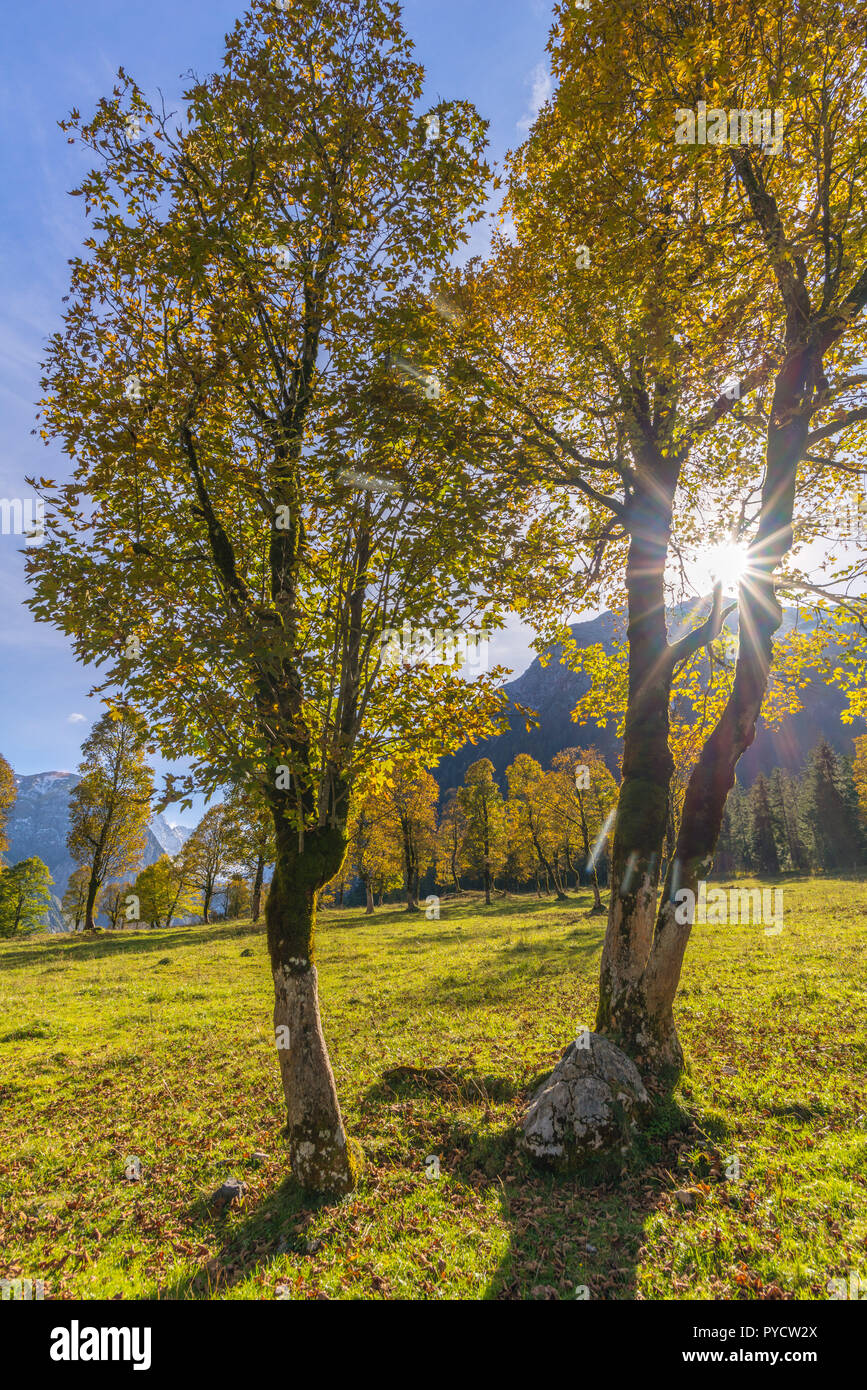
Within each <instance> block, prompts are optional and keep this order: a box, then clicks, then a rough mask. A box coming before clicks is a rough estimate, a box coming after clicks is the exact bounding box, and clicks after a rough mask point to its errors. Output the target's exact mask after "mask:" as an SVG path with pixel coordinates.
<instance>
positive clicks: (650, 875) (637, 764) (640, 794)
mask: <svg viewBox="0 0 867 1390" xmlns="http://www.w3.org/2000/svg"><path fill="white" fill-rule="evenodd" d="M644 477H645V478H646V481H645V482H644V483H643V485H642V484H641V483H639V485H638V486H637V487H636V492H635V496H634V497H633V500H632V506H631V509H630V510H631V518H630V522H631V526H630V529H631V539H630V546H629V556H628V561H627V570H626V587H627V593H628V599H629V619H628V634H627V635H628V641H629V689H628V702H627V711H626V723H625V731H624V742H623V774H622V782H621V787H620V797H619V800H618V806H617V820H616V823H615V830H614V844H613V848H612V854H611V894H610V900H609V909H608V924H607V929H606V933H605V943H604V946H603V950H602V964H601V970H600V984H599V1007H598V1012H597V1017H596V1031H597V1032H599V1033H604V1034H606V1035H607V1036H609V1037H610V1038H611V1040H612V1042H615V1043H616V1044H617V1045H618V1046H619V1047H622V1048H623V1050H624V1051H625V1052H627V1053H628V1054H629V1055H630V1056H631V1057H633V1058H634V1060H635V1061H636V1063H637V1064H638V1065H639V1067H640V1068H641V1069H642V1070H643V1071H645V1072H646V1071H650V1072H655V1071H658V1070H660V1069H661V1068H662V1067H663V1066H665V1065H669V1064H674V1065H680V1063H681V1062H682V1053H681V1050H680V1044H679V1042H678V1039H677V1034H676V1032H675V1030H674V1027H673V1024H672V1023H671V1022H670V1020H669V1019H668V1018H663V1017H660V1018H656V1017H653V1016H652V1015H651V1013H650V1011H649V1008H648V1001H647V998H646V996H645V991H644V986H643V980H642V976H643V973H644V968H645V966H646V964H647V960H648V956H649V954H650V947H651V943H652V940H653V928H654V922H655V918H656V897H657V889H658V885H659V875H660V867H661V864H660V855H661V851H662V843H663V839H664V836H665V827H666V823H667V820H668V798H669V785H670V782H671V777H672V773H673V770H674V762H673V759H672V755H671V751H670V749H669V746H668V739H669V702H670V697H671V682H672V663H671V660H670V648H669V644H668V634H667V628H666V622H665V588H664V573H665V563H666V555H667V551H668V541H669V535H670V530H671V502H672V497H673V495H674V485H675V481H676V478H675V476H674V475H673V470H672V468H671V467H670V466H666V461H665V460H664V459H663V458H662V457H660V456H659V455H657V456H656V457H654V458H653V459H648V460H647V469H646V472H645V474H644Z"/></svg>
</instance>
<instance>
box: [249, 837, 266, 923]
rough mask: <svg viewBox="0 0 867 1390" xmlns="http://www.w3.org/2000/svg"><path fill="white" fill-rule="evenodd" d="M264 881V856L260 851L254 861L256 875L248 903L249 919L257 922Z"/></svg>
mask: <svg viewBox="0 0 867 1390" xmlns="http://www.w3.org/2000/svg"><path fill="white" fill-rule="evenodd" d="M264 880H265V855H264V853H262V851H260V852H259V856H258V858H257V860H256V874H255V877H254V879H253V893H252V900H251V903H250V919H251V921H253V922H258V920H259V917H260V915H261V912H262V884H263V882H264Z"/></svg>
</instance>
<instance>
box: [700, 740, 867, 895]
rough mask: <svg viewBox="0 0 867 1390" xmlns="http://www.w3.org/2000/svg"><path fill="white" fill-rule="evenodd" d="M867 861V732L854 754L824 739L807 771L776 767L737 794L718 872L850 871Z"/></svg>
mask: <svg viewBox="0 0 867 1390" xmlns="http://www.w3.org/2000/svg"><path fill="white" fill-rule="evenodd" d="M865 862H867V735H865V736H864V737H862V738H858V739H856V740H855V756H854V758H847V757H844V756H843V755H842V754H840V753H835V752H834V750H833V749H832V748H831V746H830V744H828V743H827V742H826V740H825V739H820V740H819V742H818V743H817V744H816V746H815V748H813V750H812V751H811V753H810V755H809V757H808V758H807V762H806V765H805V767H804V770H803V772H802V773H801V774H800V776H794V775H792V774H790V773H788V772H785V771H782V770H781V769H780V768H775V769H774V771H773V772H772V773H771V775H770V777H767V778H766V777H765V776H764V775H760V776H759V777H757V778H756V780H755V782H754V783H753V785H752V786H751V787H750V788H749V790H744V789H743V788H742V787H741V786H740V784H739V783H737V782H736V783H735V785H734V787H733V788H732V790H731V792H730V793H729V797H728V801H727V802H726V808H725V814H724V816H723V824H722V830H721V832H720V837H719V841H718V843H717V849H716V855H715V857H714V873H715V874H716V875H722V876H728V875H730V874H740V873H745V874H778V873H782V872H794V873H802V874H804V873H806V874H815V873H845V872H849V871H851V870H853V869H858V868H860V867H862V866H863V865H864V864H865Z"/></svg>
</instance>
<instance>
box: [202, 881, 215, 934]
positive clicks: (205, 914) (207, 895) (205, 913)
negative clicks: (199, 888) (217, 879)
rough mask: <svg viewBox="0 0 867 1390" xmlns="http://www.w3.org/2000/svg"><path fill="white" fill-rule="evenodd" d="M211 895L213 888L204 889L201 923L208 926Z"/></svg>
mask: <svg viewBox="0 0 867 1390" xmlns="http://www.w3.org/2000/svg"><path fill="white" fill-rule="evenodd" d="M213 893H214V890H213V888H210V887H209V888H206V889H205V892H204V897H203V899H202V921H203V922H204V923H205V925H208V924H209V923H210V920H211V898H212V897H213Z"/></svg>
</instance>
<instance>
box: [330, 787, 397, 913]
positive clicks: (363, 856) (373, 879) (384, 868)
mask: <svg viewBox="0 0 867 1390" xmlns="http://www.w3.org/2000/svg"><path fill="white" fill-rule="evenodd" d="M403 862H404V857H403V854H402V837H400V836H399V835H396V834H395V826H394V823H393V815H392V811H391V807H390V806H389V803H388V800H387V797H386V792H385V790H384V789H381V790H380V791H379V792H378V793H377V792H375V791H368V792H367V793H366V794H361V793H359V795H358V797H357V799H356V804H354V805H353V810H352V815H351V817H350V822H349V830H348V848H347V853H346V861H345V865H344V867H345V868H347V869H349V870H350V871H351V872H352V873H355V874H357V875H358V879H359V882H360V883H361V886H362V888H363V889H364V897H365V907H364V910H365V913H366V915H367V916H370V915H372V913H373V911H374V893H376V892H379V893H380V894H382V893H383V892H387V891H388V890H390V889H392V888H397V887H398V886H399V885H400V883H401V880H402V872H401V870H402V868H403Z"/></svg>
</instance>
